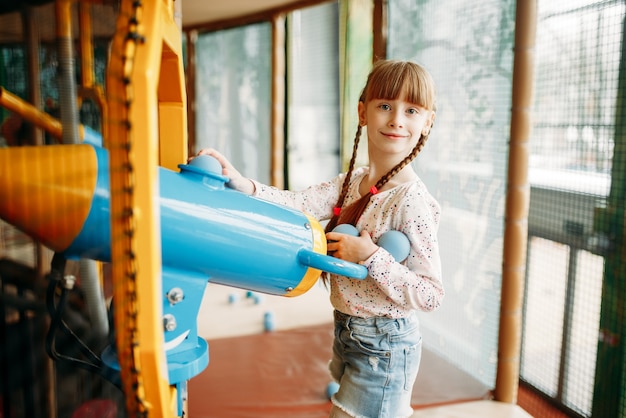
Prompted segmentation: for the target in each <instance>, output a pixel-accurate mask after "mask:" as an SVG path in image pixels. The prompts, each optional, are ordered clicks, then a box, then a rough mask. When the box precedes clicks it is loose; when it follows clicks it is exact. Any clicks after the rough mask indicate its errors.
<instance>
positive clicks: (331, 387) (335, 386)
mask: <svg viewBox="0 0 626 418" xmlns="http://www.w3.org/2000/svg"><path fill="white" fill-rule="evenodd" d="M338 390H339V383H337V382H330V383H329V384H328V385H327V386H326V396H327V397H328V399H330V398H332V397H333V395H334V394H335V393H337V391H338Z"/></svg>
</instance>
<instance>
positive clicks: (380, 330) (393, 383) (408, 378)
mask: <svg viewBox="0 0 626 418" xmlns="http://www.w3.org/2000/svg"><path fill="white" fill-rule="evenodd" d="M421 357H422V334H421V332H420V329H419V321H418V318H417V314H416V313H414V314H413V315H411V316H409V317H407V318H400V319H391V318H383V317H376V318H367V319H364V318H358V317H353V316H349V315H346V314H343V313H341V312H338V311H335V340H334V342H333V358H332V360H331V362H330V365H329V369H330V374H331V376H332V378H333V379H335V380H336V381H337V382H339V391H338V392H337V393H336V394H335V395H333V398H332V402H333V404H334V405H336V406H337V407H338V408H340V409H341V410H343V411H344V412H346V413H347V414H349V415H351V416H354V417H355V418H404V417H410V416H411V415H412V414H413V409H412V408H411V394H412V392H413V384H414V383H415V378H416V377H417V371H418V369H419V364H420V360H421Z"/></svg>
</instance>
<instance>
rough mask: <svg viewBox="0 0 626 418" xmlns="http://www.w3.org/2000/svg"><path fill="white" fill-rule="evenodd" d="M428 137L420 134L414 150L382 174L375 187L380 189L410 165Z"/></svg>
mask: <svg viewBox="0 0 626 418" xmlns="http://www.w3.org/2000/svg"><path fill="white" fill-rule="evenodd" d="M427 139H428V136H427V135H422V136H420V139H419V141H417V144H415V147H413V150H412V151H411V153H410V154H409V155H407V156H406V157H405V158H404V159H403V160H402V161H400V162H399V163H398V164H396V166H395V167H393V168H392V169H391V170H389V172H388V173H387V174H385V175H384V176H382V177H381V178H380V179H379V180H378V182H377V183H376V185H375V187H376V188H377V189H379V190H380V189H381V188H382V187H383V186H384V185H385V184H387V182H389V180H391V178H392V177H393V176H395V175H396V174H398V173H399V172H400V171H401V170H402V169H403V168H404V167H406V166H407V165H409V164H410V163H411V161H413V160H414V159H415V157H417V154H419V152H420V151H421V150H422V148H424V144H426V140H427Z"/></svg>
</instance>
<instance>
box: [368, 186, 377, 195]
mask: <svg viewBox="0 0 626 418" xmlns="http://www.w3.org/2000/svg"><path fill="white" fill-rule="evenodd" d="M370 193H371V194H376V193H378V189H377V188H376V186H372V187H371V189H370Z"/></svg>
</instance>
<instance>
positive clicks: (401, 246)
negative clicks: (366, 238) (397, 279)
mask: <svg viewBox="0 0 626 418" xmlns="http://www.w3.org/2000/svg"><path fill="white" fill-rule="evenodd" d="M377 244H378V246H379V247H383V248H384V249H385V250H387V251H388V252H389V253H390V254H391V255H392V256H393V258H395V259H396V261H397V262H401V261H404V260H405V259H406V258H407V257H408V256H409V252H410V251H411V243H410V242H409V239H408V238H407V237H406V235H404V234H403V233H402V232H400V231H394V230H391V231H387V232H385V233H384V234H382V235H381V236H380V238H378V243H377Z"/></svg>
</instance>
